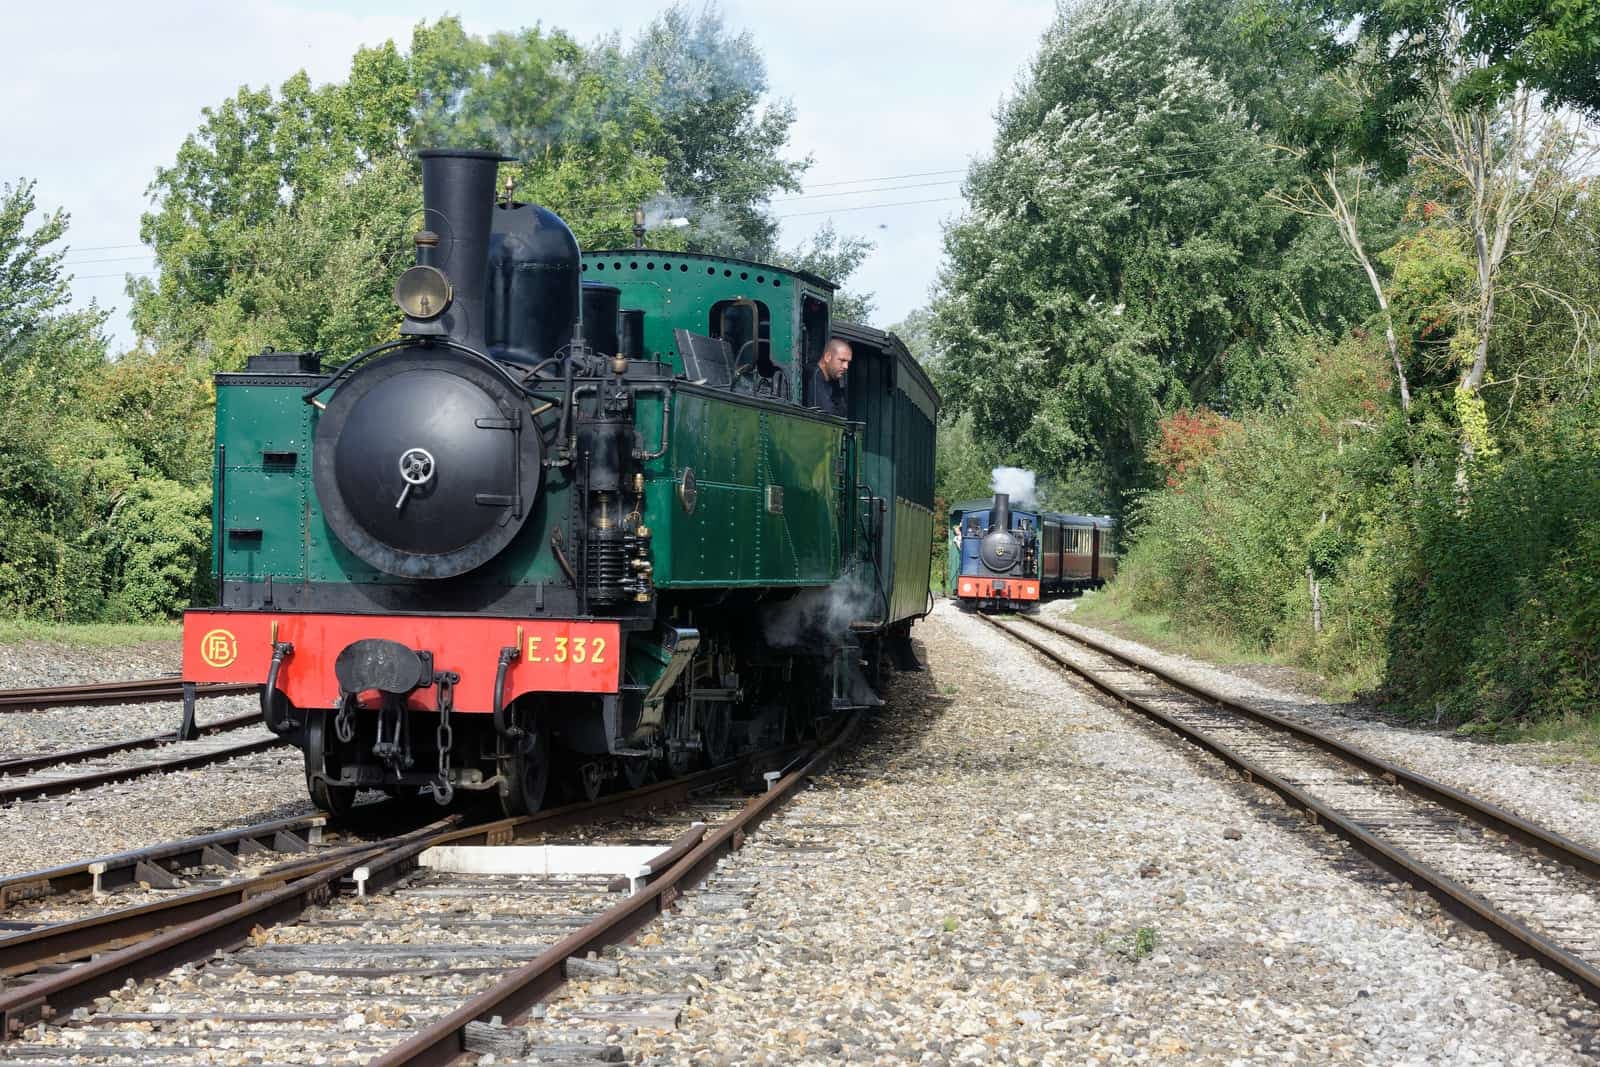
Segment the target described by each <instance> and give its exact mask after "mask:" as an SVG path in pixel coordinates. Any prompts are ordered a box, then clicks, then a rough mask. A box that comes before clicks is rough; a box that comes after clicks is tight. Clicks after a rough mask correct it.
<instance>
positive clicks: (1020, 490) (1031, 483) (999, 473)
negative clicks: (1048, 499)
mask: <svg viewBox="0 0 1600 1067" xmlns="http://www.w3.org/2000/svg"><path fill="white" fill-rule="evenodd" d="M1037 482H1038V478H1036V477H1035V476H1034V473H1033V472H1032V471H1028V470H1023V469H1022V468H1021V467H996V468H995V469H994V470H992V471H990V472H989V490H990V492H994V493H1005V494H1006V495H1007V496H1009V497H1010V498H1011V503H1012V505H1013V506H1015V507H1019V508H1036V507H1038V506H1039V500H1038V497H1037V496H1036V495H1035V489H1036V485H1037Z"/></svg>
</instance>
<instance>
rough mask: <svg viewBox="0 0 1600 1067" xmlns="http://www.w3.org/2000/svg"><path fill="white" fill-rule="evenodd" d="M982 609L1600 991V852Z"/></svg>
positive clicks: (1069, 634) (1319, 736)
mask: <svg viewBox="0 0 1600 1067" xmlns="http://www.w3.org/2000/svg"><path fill="white" fill-rule="evenodd" d="M980 617H981V618H983V619H984V621H986V622H988V623H989V624H990V625H991V626H994V627H995V628H996V629H998V630H1001V631H1003V632H1005V633H1007V634H1009V635H1010V636H1011V637H1013V638H1015V639H1017V640H1018V641H1021V642H1023V643H1025V644H1027V645H1029V646H1030V647H1032V648H1033V649H1034V650H1035V651H1037V652H1039V653H1040V654H1041V655H1043V656H1045V657H1046V658H1047V659H1049V660H1051V661H1052V662H1053V663H1055V664H1057V665H1058V666H1060V667H1063V668H1066V669H1067V670H1069V671H1071V672H1073V673H1074V674H1076V675H1078V676H1080V677H1082V678H1083V679H1085V680H1086V681H1088V682H1089V683H1090V684H1092V685H1093V686H1094V687H1095V688H1097V689H1099V690H1100V691H1101V692H1103V693H1105V694H1106V695H1107V696H1109V697H1111V698H1112V699H1113V700H1115V701H1117V702H1118V703H1119V704H1121V705H1122V706H1123V707H1125V708H1129V709H1132V710H1136V711H1138V712H1140V713H1141V714H1143V715H1144V716H1146V717H1147V718H1149V719H1151V720H1153V721H1154V722H1156V723H1158V724H1160V725H1162V726H1164V727H1166V728H1167V729H1169V730H1172V731H1173V732H1174V733H1176V734H1178V735H1179V736H1180V737H1182V738H1184V739H1185V740H1188V741H1190V742H1192V743H1194V744H1196V745H1199V746H1200V747H1202V748H1204V749H1206V750H1207V751H1209V752H1211V753H1212V754H1214V755H1216V756H1218V757H1219V758H1221V759H1222V760H1223V761H1224V762H1226V763H1228V764H1229V765H1231V766H1232V767H1234V768H1236V769H1237V770H1238V771H1239V772H1240V773H1242V774H1243V776H1244V778H1245V780H1246V781H1251V782H1255V783H1258V784H1260V785H1262V786H1265V787H1266V788H1268V789H1271V790H1272V791H1274V792H1275V793H1277V794H1278V795H1279V796H1280V797H1282V798H1283V799H1284V800H1285V801H1286V802H1288V803H1289V804H1291V805H1293V806H1294V807H1296V808H1298V809H1300V810H1301V811H1302V812H1303V813H1305V815H1306V817H1307V819H1308V821H1310V822H1311V823H1312V824H1314V825H1320V826H1323V827H1325V828H1327V829H1330V830H1332V831H1334V832H1336V833H1338V834H1339V835H1340V836H1342V837H1344V838H1345V839H1346V840H1347V841H1349V842H1350V843H1351V844H1352V845H1354V846H1355V847H1356V848H1357V849H1359V850H1360V851H1361V852H1362V853H1364V854H1365V855H1366V856H1368V857H1369V858H1370V859H1372V860H1374V861H1375V862H1377V863H1378V864H1379V865H1380V866H1382V867H1383V868H1385V869H1386V870H1388V871H1389V872H1391V873H1392V874H1393V875H1395V876H1396V877H1398V878H1400V879H1402V880H1404V881H1406V882H1409V883H1410V884H1412V885H1414V886H1416V887H1417V888H1419V889H1422V890H1425V891H1426V892H1428V893H1430V894H1432V895H1433V896H1434V897H1435V898H1437V899H1438V900H1439V902H1440V903H1441V904H1442V905H1443V906H1444V907H1445V908H1447V909H1448V910H1449V911H1451V912H1452V913H1453V914H1454V915H1456V916H1457V917H1459V918H1461V919H1463V920H1465V921H1467V922H1468V923H1470V924H1472V925H1473V926H1476V927H1477V928H1479V929H1481V930H1483V931H1485V932H1486V933H1488V934H1490V935H1491V936H1493V937H1494V938H1495V939H1496V940H1498V941H1500V942H1501V943H1502V944H1504V945H1506V946H1507V947H1508V948H1510V949H1512V950H1513V951H1515V952H1518V953H1520V954H1522V955H1525V956H1529V957H1531V958H1533V959H1535V960H1537V961H1539V962H1540V963H1541V964H1543V965H1544V966H1546V967H1548V968H1550V969H1551V970H1553V971H1556V972H1557V973H1559V974H1561V975H1563V976H1564V977H1566V978H1568V979H1570V980H1571V981H1573V982H1574V983H1576V984H1577V986H1578V987H1579V988H1580V989H1581V990H1582V991H1583V992H1584V994H1585V995H1587V996H1588V997H1589V998H1590V999H1593V1000H1597V1001H1600V968H1597V967H1596V963H1597V962H1600V881H1597V880H1600V853H1597V852H1595V851H1594V850H1592V849H1589V848H1586V847H1584V846H1583V845H1580V844H1578V843H1576V842H1574V841H1571V840H1569V839H1567V838H1565V837H1562V836H1561V835H1559V834H1556V833H1553V832H1551V831H1549V830H1546V829H1544V828H1542V827H1540V826H1537V825H1535V824H1533V823H1531V822H1529V821H1527V820H1526V819H1523V818H1522V817H1520V816H1518V815H1515V814H1513V813H1511V812H1509V811H1506V810H1504V809H1502V808H1499V807H1496V806H1495V805H1492V804H1489V803H1487V802H1485V801H1481V800H1478V799H1476V798H1474V797H1472V796H1470V795H1468V794H1466V793H1463V792H1461V791H1460V790H1458V789H1455V788H1453V787H1451V786H1448V785H1445V784H1443V783H1441V782H1437V781H1434V780H1433V779H1431V778H1427V777H1425V776H1423V775H1420V774H1417V773H1415V772H1413V771H1409V770H1407V769H1406V768H1404V767H1401V766H1399V765H1398V764H1394V763H1391V762H1389V761H1387V760H1384V759H1382V758H1380V757H1377V756H1374V755H1371V754H1369V753H1366V752H1363V751H1361V750H1360V749H1357V748H1355V747H1353V746H1351V745H1347V744H1345V743H1344V742H1342V741H1339V740H1337V739H1335V738H1333V737H1330V736H1328V735H1327V734H1325V733H1322V732H1320V731H1318V730H1315V729H1312V728H1310V727H1308V726H1305V725H1302V724H1300V723H1297V722H1294V721H1292V720H1290V719H1286V718H1284V717H1282V716H1279V715H1275V714H1273V713H1271V712H1269V711H1265V710H1263V709H1261V708H1257V707H1253V706H1251V705H1249V704H1245V703H1241V702H1239V701H1237V700H1234V699H1232V698H1230V697H1228V696H1227V695H1225V694H1223V693H1219V692H1217V691H1215V690H1213V689H1210V688H1208V687H1206V686H1202V685H1199V684H1196V683H1194V682H1191V681H1188V680H1185V679H1183V678H1181V677H1179V676H1177V675H1174V674H1172V673H1170V672H1168V671H1165V670H1163V669H1161V668H1159V667H1157V666H1155V665H1153V664H1150V663H1147V662H1145V661H1143V660H1141V659H1139V658H1137V657H1134V656H1131V655H1128V654H1127V653H1125V652H1121V651H1119V650H1117V649H1114V648H1112V647H1111V646H1109V645H1107V644H1105V643H1103V642H1100V641H1097V640H1095V639H1093V638H1090V637H1087V636H1085V635H1083V634H1081V633H1078V632H1075V631H1072V630H1067V629H1065V628H1062V627H1059V626H1055V625H1052V624H1050V623H1046V622H1042V621H1040V620H1037V619H1033V618H1029V617H1026V616H1016V617H1014V618H1016V619H1017V621H1018V622H1020V623H1021V624H1022V625H1020V626H1018V625H1006V624H1002V623H1000V622H998V621H996V620H995V619H993V618H990V617H988V616H980ZM1025 630H1026V631H1031V632H1024V631H1025Z"/></svg>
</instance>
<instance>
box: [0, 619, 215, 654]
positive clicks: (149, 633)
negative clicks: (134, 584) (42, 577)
mask: <svg viewBox="0 0 1600 1067" xmlns="http://www.w3.org/2000/svg"><path fill="white" fill-rule="evenodd" d="M182 637H183V624H182V623H177V622H150V623H135V622H34V621H31V620H26V619H0V645H15V644H20V643H21V642H23V641H42V642H46V643H49V644H54V645H71V646H73V647H76V648H116V647H119V646H122V645H145V644H152V643H156V642H164V641H170V642H176V641H178V640H180V639H182Z"/></svg>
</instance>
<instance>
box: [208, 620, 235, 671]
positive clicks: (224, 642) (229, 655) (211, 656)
mask: <svg viewBox="0 0 1600 1067" xmlns="http://www.w3.org/2000/svg"><path fill="white" fill-rule="evenodd" d="M200 658H201V659H203V660H205V661H206V664H207V665H208V666H211V667H216V668H217V669H219V670H220V669H221V668H223V667H227V666H231V665H232V664H233V661H234V660H236V659H238V658H239V639H238V638H237V637H235V636H233V631H231V630H221V629H218V630H208V631H206V633H205V635H204V636H202V637H201V638H200Z"/></svg>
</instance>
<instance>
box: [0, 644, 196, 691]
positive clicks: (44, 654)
mask: <svg viewBox="0 0 1600 1067" xmlns="http://www.w3.org/2000/svg"><path fill="white" fill-rule="evenodd" d="M182 663H183V649H182V647H181V646H180V645H179V644H178V642H176V641H147V642H144V643H142V644H137V645H106V646H99V645H96V646H92V647H90V646H83V645H67V644H58V643H56V642H53V641H18V642H16V643H14V644H0V689H31V688H33V687H35V686H41V685H80V684H82V683H85V682H120V681H125V680H128V679H133V678H158V677H161V676H163V675H171V676H172V677H174V678H176V677H177V676H178V671H179V669H180V668H181V667H182Z"/></svg>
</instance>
